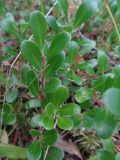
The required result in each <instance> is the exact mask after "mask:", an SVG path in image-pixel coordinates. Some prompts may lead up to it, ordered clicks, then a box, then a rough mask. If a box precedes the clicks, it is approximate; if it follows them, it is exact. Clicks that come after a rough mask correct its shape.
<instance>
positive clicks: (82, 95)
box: [75, 87, 92, 103]
mask: <svg viewBox="0 0 120 160" xmlns="http://www.w3.org/2000/svg"><path fill="white" fill-rule="evenodd" d="M89 99H92V91H91V90H90V89H89V88H87V87H82V88H80V89H78V90H76V93H75V100H76V101H77V102H78V103H83V102H85V101H87V100H89Z"/></svg>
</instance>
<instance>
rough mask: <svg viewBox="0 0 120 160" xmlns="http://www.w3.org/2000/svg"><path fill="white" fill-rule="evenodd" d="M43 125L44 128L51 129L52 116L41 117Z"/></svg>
mask: <svg viewBox="0 0 120 160" xmlns="http://www.w3.org/2000/svg"><path fill="white" fill-rule="evenodd" d="M43 126H44V127H45V129H46V130H51V129H53V128H54V119H53V116H48V115H45V116H44V118H43Z"/></svg>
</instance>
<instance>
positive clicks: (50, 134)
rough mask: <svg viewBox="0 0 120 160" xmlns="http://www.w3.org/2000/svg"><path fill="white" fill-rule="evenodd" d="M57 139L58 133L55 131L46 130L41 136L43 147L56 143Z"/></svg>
mask: <svg viewBox="0 0 120 160" xmlns="http://www.w3.org/2000/svg"><path fill="white" fill-rule="evenodd" d="M57 139H58V133H57V131H56V130H54V129H52V130H48V131H45V133H44V136H43V142H44V144H45V145H53V144H55V143H56V141H57Z"/></svg>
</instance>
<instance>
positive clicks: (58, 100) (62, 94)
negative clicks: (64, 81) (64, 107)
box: [53, 86, 69, 106]
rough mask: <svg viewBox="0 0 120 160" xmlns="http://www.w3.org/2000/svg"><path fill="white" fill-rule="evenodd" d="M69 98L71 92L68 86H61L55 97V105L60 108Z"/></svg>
mask: <svg viewBox="0 0 120 160" xmlns="http://www.w3.org/2000/svg"><path fill="white" fill-rule="evenodd" d="M68 97H69V90H68V88H67V87H66V86H59V87H58V88H57V89H56V90H55V92H54V95H53V103H54V105H56V106H58V105H61V104H62V103H63V102H64V101H65V100H66V99H67V98H68Z"/></svg>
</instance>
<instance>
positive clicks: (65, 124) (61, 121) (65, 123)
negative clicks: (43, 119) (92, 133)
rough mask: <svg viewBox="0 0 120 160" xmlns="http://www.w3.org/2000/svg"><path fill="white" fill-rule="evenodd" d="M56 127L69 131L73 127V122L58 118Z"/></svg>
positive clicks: (68, 119) (61, 117)
mask: <svg viewBox="0 0 120 160" xmlns="http://www.w3.org/2000/svg"><path fill="white" fill-rule="evenodd" d="M57 124H58V127H59V128H61V129H65V130H70V129H72V127H73V121H72V120H71V119H70V118H66V117H63V116H59V117H58V123H57Z"/></svg>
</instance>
